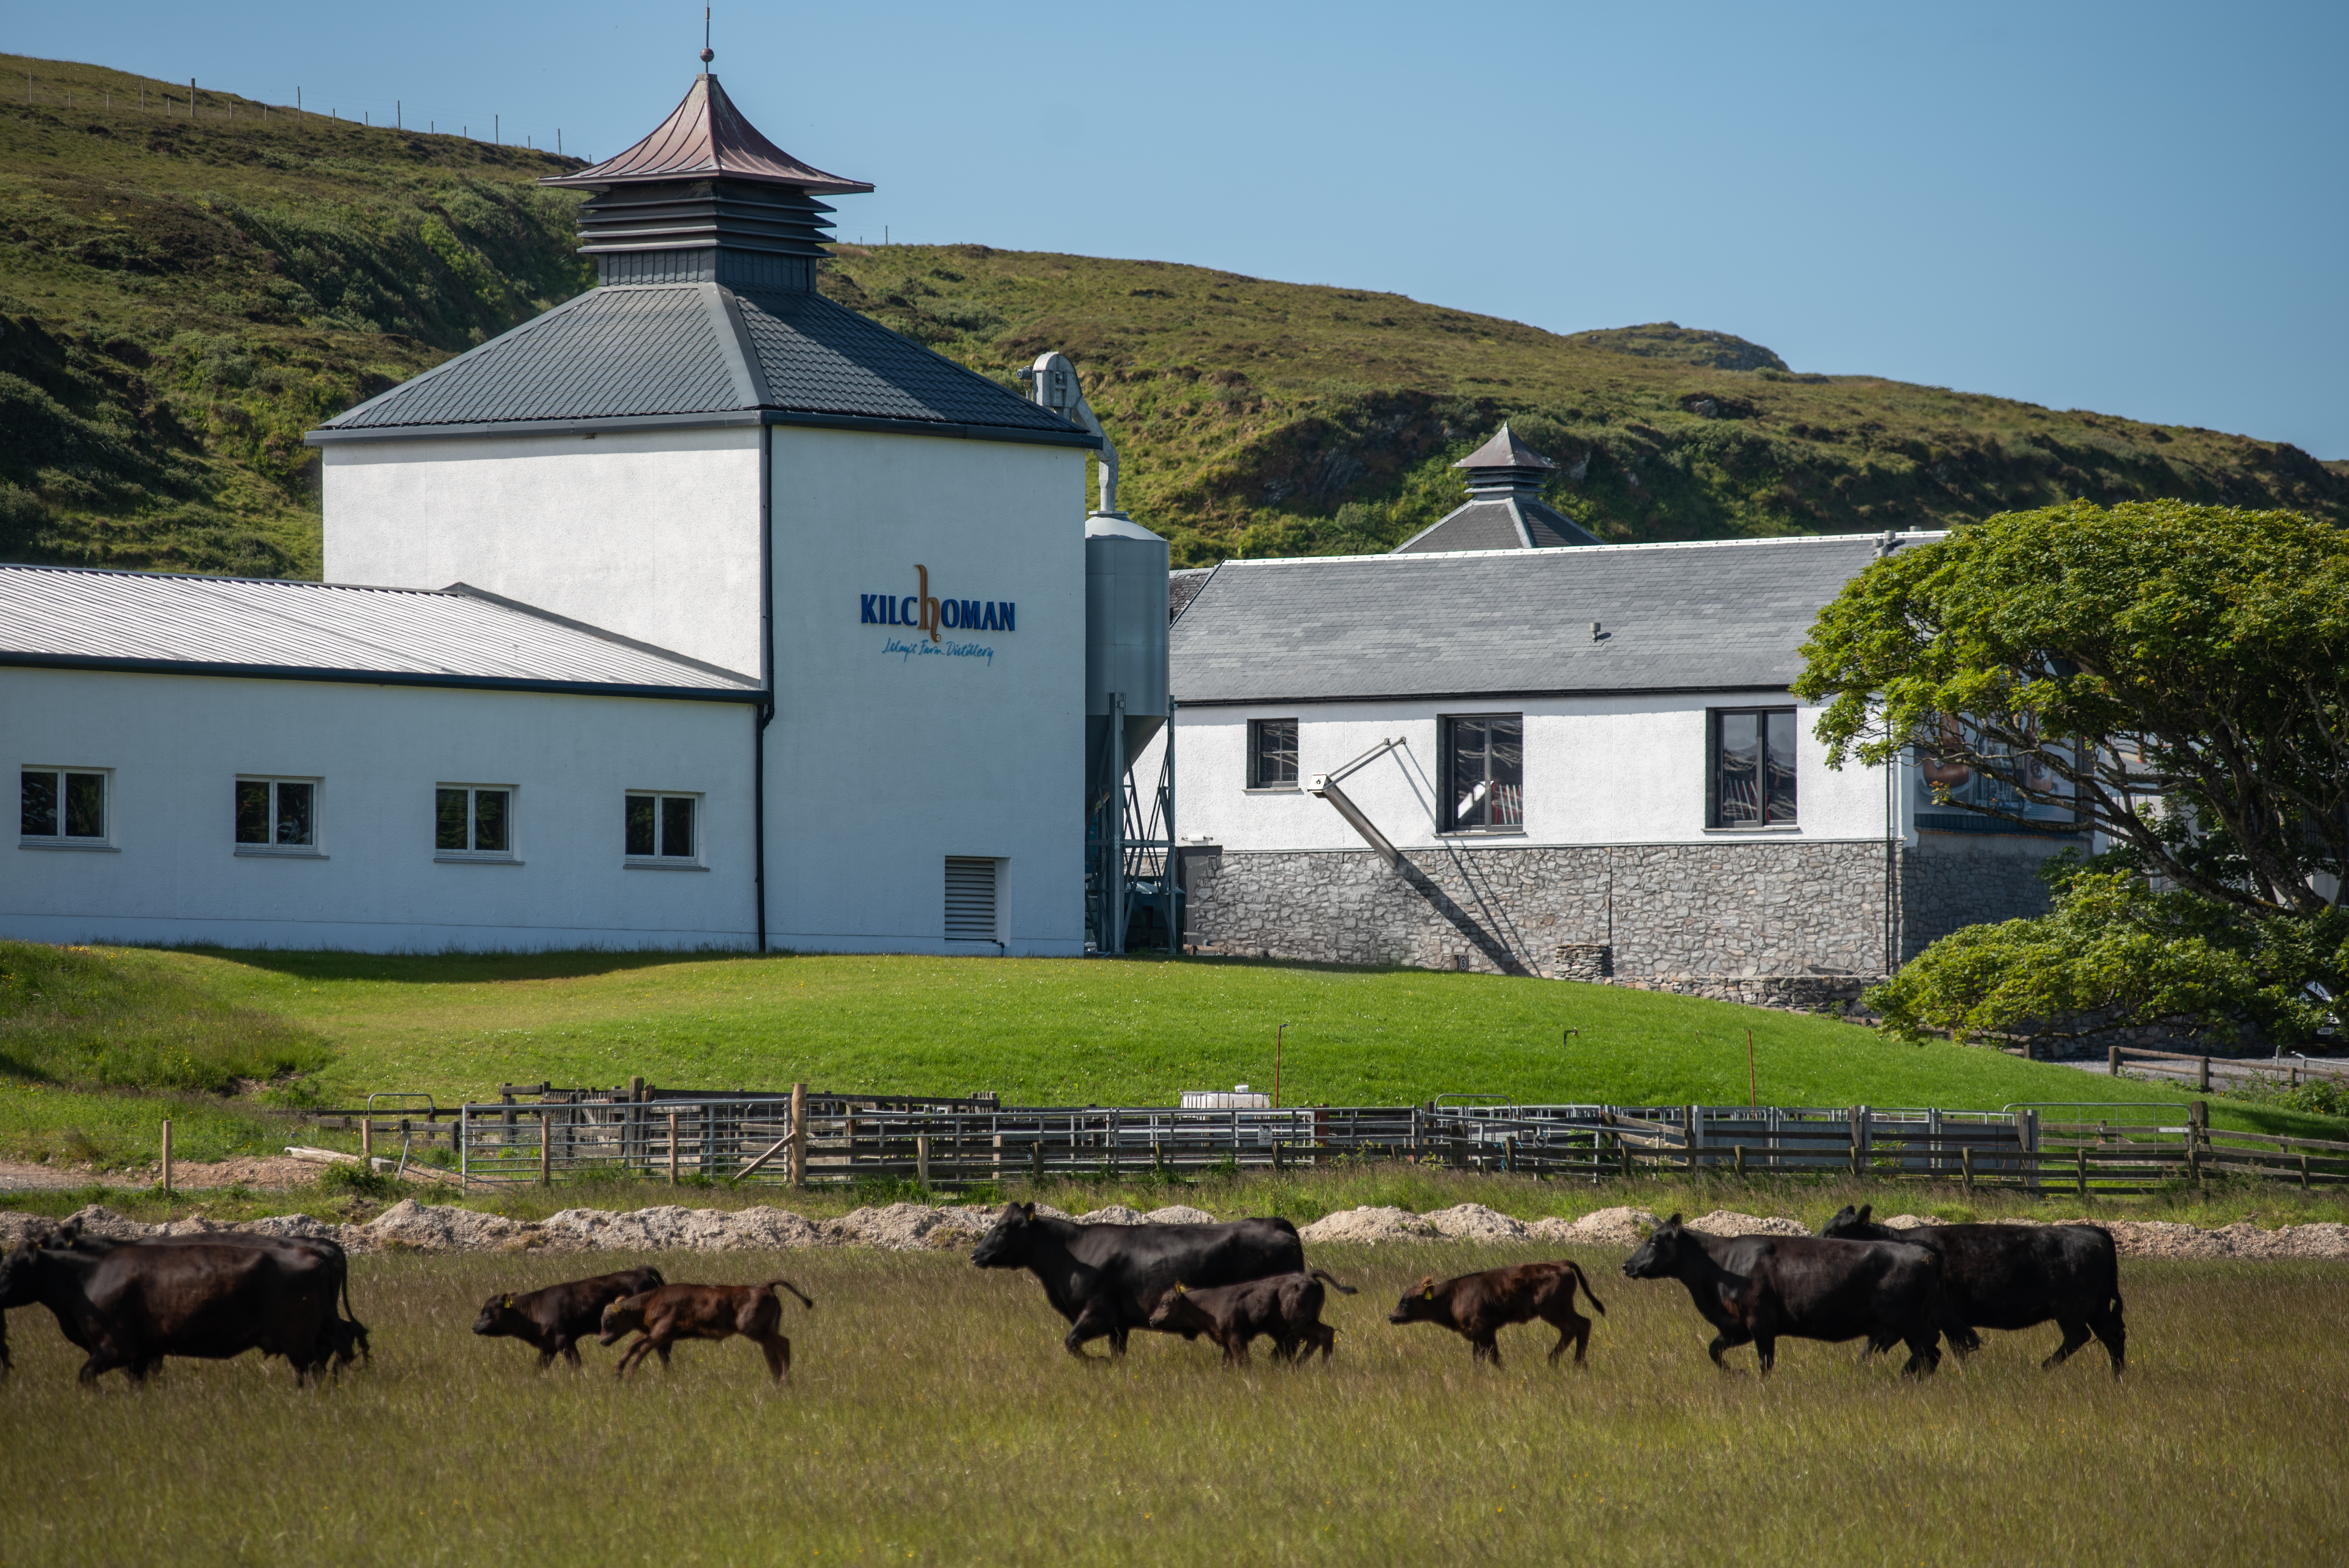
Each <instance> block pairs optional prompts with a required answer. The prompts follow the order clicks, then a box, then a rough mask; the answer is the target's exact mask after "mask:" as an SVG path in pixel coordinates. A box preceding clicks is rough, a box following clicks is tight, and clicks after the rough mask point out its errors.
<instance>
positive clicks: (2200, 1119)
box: [2186, 1057, 2210, 1187]
mask: <svg viewBox="0 0 2349 1568" xmlns="http://www.w3.org/2000/svg"><path fill="white" fill-rule="evenodd" d="M2209 1066H2210V1058H2209V1057H2203V1058H2202V1067H2203V1070H2204V1071H2206V1072H2207V1071H2209ZM2209 1130H2210V1106H2209V1102H2208V1101H2207V1100H2199V1099H2198V1100H2196V1101H2194V1102H2193V1104H2191V1105H2189V1106H2188V1107H2187V1108H2186V1168H2187V1170H2189V1171H2191V1172H2193V1175H2194V1184H2195V1185H2196V1186H2197V1187H2199V1186H2200V1185H2201V1184H2202V1140H2203V1139H2204V1138H2205V1137H2206V1136H2208V1135H2209Z"/></svg>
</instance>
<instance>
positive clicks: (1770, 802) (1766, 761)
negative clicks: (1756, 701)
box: [1707, 707, 1796, 828]
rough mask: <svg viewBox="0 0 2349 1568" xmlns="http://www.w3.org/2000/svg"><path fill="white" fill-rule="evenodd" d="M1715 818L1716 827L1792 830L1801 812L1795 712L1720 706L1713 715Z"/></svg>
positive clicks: (1709, 789)
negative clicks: (1797, 795)
mask: <svg viewBox="0 0 2349 1568" xmlns="http://www.w3.org/2000/svg"><path fill="white" fill-rule="evenodd" d="M1712 728H1713V733H1712V735H1711V737H1710V738H1709V747H1708V749H1710V750H1711V752H1712V753H1713V758H1712V761H1713V769H1712V777H1711V779H1709V780H1708V781H1707V793H1708V794H1710V795H1711V796H1712V802H1711V804H1712V812H1711V817H1712V820H1711V823H1710V825H1711V826H1713V827H1715V828H1791V827H1793V826H1794V825H1795V820H1796V819H1795V710H1794V709H1793V708H1791V707H1770V708H1748V709H1745V710H1743V711H1739V710H1734V709H1721V708H1716V709H1714V710H1713V714H1712Z"/></svg>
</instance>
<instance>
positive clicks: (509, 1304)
mask: <svg viewBox="0 0 2349 1568" xmlns="http://www.w3.org/2000/svg"><path fill="white" fill-rule="evenodd" d="M498 1305H500V1306H502V1307H504V1308H505V1309H506V1310H507V1311H508V1312H512V1310H513V1297H512V1295H508V1296H507V1297H506V1298H505V1300H503V1301H502V1302H500V1303H499V1304H498Z"/></svg>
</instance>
